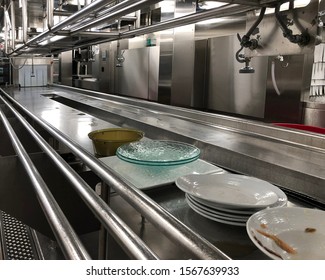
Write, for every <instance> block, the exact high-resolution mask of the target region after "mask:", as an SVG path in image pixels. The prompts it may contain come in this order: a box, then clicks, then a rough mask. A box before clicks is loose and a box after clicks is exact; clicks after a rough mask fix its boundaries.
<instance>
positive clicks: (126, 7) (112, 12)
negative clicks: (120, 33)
mask: <svg viewBox="0 0 325 280" xmlns="http://www.w3.org/2000/svg"><path fill="white" fill-rule="evenodd" d="M161 1H162V0H140V1H135V0H126V1H123V2H121V3H119V4H117V5H115V6H113V7H112V8H109V9H107V14H106V15H104V16H101V17H100V18H98V19H95V20H93V21H91V22H90V23H87V24H84V25H82V26H80V27H79V28H76V29H73V30H72V32H71V35H72V36H74V35H75V34H76V33H77V32H80V31H84V30H87V29H89V28H92V27H95V26H98V25H100V24H102V23H104V22H107V21H113V20H116V19H118V18H120V17H122V16H124V15H127V14H130V13H132V12H135V11H138V10H141V9H142V8H143V7H145V6H148V5H153V4H156V3H158V2H161Z"/></svg>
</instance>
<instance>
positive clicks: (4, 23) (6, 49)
mask: <svg viewBox="0 0 325 280" xmlns="http://www.w3.org/2000/svg"><path fill="white" fill-rule="evenodd" d="M6 9H7V5H4V6H3V15H4V17H3V25H4V27H5V53H8V22H7V21H8V19H7V17H6V16H5V12H6Z"/></svg>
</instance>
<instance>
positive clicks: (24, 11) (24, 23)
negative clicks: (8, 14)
mask: <svg viewBox="0 0 325 280" xmlns="http://www.w3.org/2000/svg"><path fill="white" fill-rule="evenodd" d="M21 13H22V26H23V30H22V32H23V42H24V47H25V46H27V31H28V15H27V0H22V1H21Z"/></svg>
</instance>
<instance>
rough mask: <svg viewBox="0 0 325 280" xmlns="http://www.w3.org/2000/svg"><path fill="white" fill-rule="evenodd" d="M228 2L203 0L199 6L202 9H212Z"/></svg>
mask: <svg viewBox="0 0 325 280" xmlns="http://www.w3.org/2000/svg"><path fill="white" fill-rule="evenodd" d="M226 4H228V3H225V2H219V1H216V2H214V1H204V2H201V3H199V7H200V8H201V9H204V10H210V9H214V8H218V7H221V6H224V5H226Z"/></svg>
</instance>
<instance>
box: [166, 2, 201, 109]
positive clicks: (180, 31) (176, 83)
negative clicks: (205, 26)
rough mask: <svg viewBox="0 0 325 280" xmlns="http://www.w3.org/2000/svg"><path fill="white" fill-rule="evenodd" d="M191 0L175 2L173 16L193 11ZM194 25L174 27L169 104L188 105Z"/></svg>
mask: <svg viewBox="0 0 325 280" xmlns="http://www.w3.org/2000/svg"><path fill="white" fill-rule="evenodd" d="M195 10H196V5H193V1H191V0H184V1H176V2H175V18H177V17H181V16H185V15H187V14H191V13H194V12H195ZM194 34H195V25H194V24H189V25H185V26H181V27H178V28H175V29H174V49H173V71H172V86H171V104H172V105H181V106H186V107H190V106H192V97H193V78H194V52H195V42H194Z"/></svg>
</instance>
